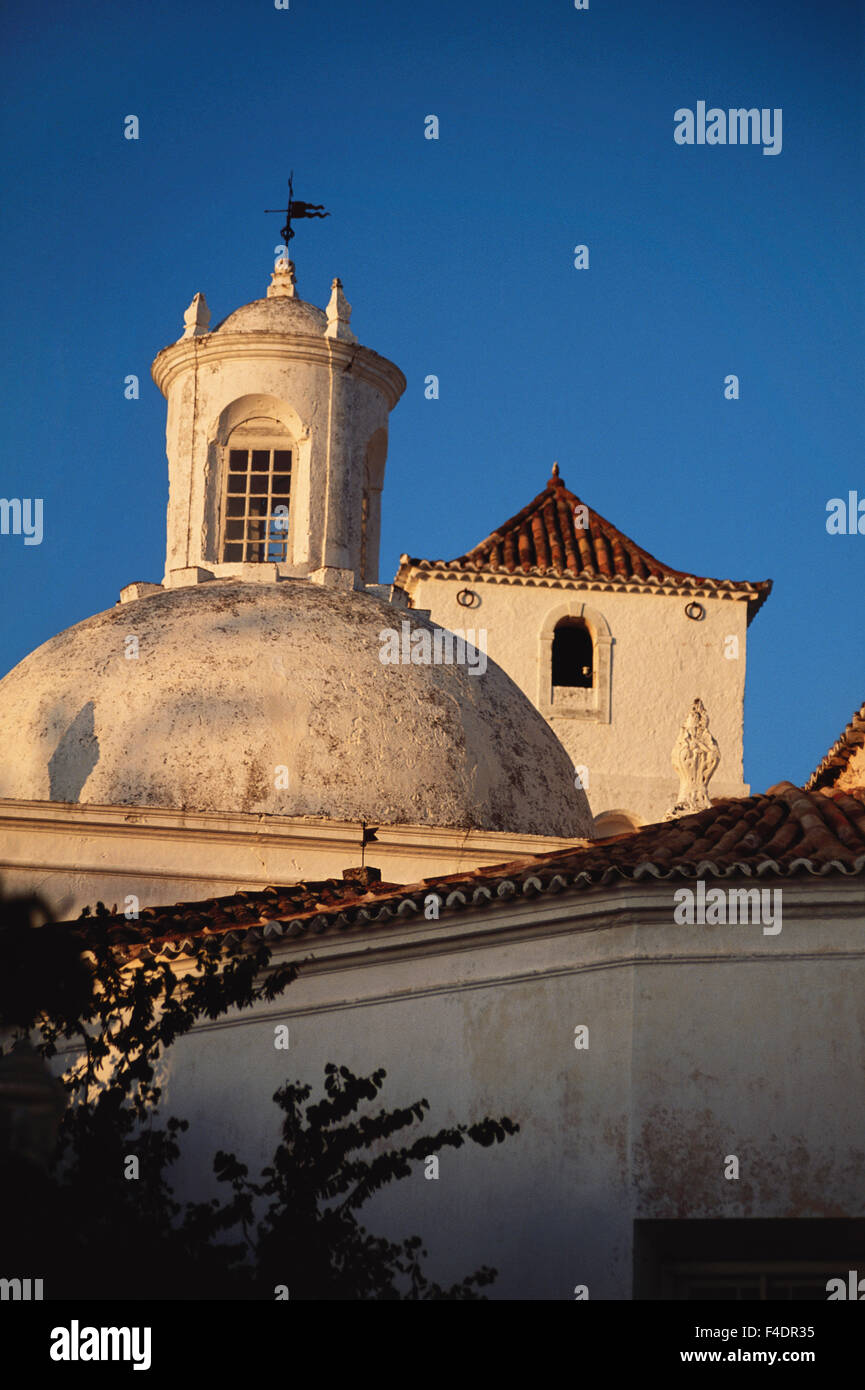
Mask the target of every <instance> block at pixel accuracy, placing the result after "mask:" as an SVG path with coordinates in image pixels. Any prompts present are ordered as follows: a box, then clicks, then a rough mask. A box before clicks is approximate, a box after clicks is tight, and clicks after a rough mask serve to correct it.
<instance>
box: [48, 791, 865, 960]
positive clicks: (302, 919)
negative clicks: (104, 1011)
mask: <svg viewBox="0 0 865 1390" xmlns="http://www.w3.org/2000/svg"><path fill="white" fill-rule="evenodd" d="M809 876H817V877H821V878H822V877H835V876H841V877H853V876H858V877H861V878H863V880H865V788H860V789H858V790H857V791H855V792H854V793H852V794H847V793H842V792H826V791H823V792H808V791H804V790H803V789H802V788H801V787H794V786H793V785H792V783H790V782H781V783H779V785H778V786H777V787H773V788H772V789H771V790H770V791H768V792H766V793H765V794H764V795H762V796H751V797H747V798H743V799H737V798H728V799H726V800H722V801H718V802H716V803H715V804H714V805H712V806H711V807H710V808H709V809H708V810H706V811H700V812H698V813H697V814H696V815H691V816H683V817H681V819H679V820H675V821H666V822H662V823H659V824H657V825H649V826H645V827H644V828H643V829H642V830H638V831H636V832H635V833H633V834H630V835H620V836H615V837H611V838H610V839H607V840H603V841H599V842H595V843H586V842H583V843H582V844H578V845H574V846H573V847H572V848H569V849H565V850H553V851H551V852H549V853H547V854H541V855H531V856H528V857H526V858H524V859H515V860H511V861H510V862H508V863H506V864H496V865H492V866H490V867H486V868H480V869H475V870H472V871H471V872H468V873H459V874H449V875H446V876H444V877H433V878H429V879H425V880H424V881H423V882H422V883H416V884H408V885H396V884H388V883H375V884H372V885H370V886H369V887H368V888H367V889H366V891H364V890H363V888H362V887H361V886H359V885H358V884H356V883H345V882H341V881H340V880H338V879H328V880H327V881H326V882H325V883H307V884H294V885H292V886H290V887H285V888H277V887H274V888H265V889H261V890H256V891H252V892H245V893H235V894H232V895H231V896H230V897H224V898H212V899H210V900H208V901H205V902H199V903H178V904H177V905H175V906H174V907H156V908H146V909H144V910H143V911H142V913H141V918H140V920H139V921H138V922H128V921H126V919H125V918H124V917H123V916H121V915H112V916H109V917H104V918H102V919H101V920H98V921H96V922H95V923H94V930H97V931H99V932H100V933H102V934H103V935H104V936H107V937H108V939H109V940H113V941H115V942H116V944H117V945H118V946H121V947H125V948H126V949H128V950H131V951H133V952H137V951H142V950H144V951H149V950H150V949H151V948H152V947H153V946H154V944H155V943H158V947H159V949H160V950H165V951H166V952H167V953H168V954H177V955H182V954H184V952H185V951H186V950H188V944H187V943H188V942H189V940H190V939H191V938H192V937H194V936H197V935H200V934H202V933H204V934H219V935H222V936H225V937H231V938H233V939H234V940H236V941H244V942H245V943H247V944H249V945H254V944H257V943H260V942H264V943H265V944H267V945H275V944H276V943H277V942H278V941H279V940H280V939H284V940H310V941H312V939H313V938H315V937H316V936H318V935H320V934H321V933H323V932H345V931H358V930H360V931H364V930H366V929H368V928H371V927H372V928H375V927H385V926H387V925H388V924H390V923H392V922H396V923H399V921H400V919H411V918H413V917H416V916H418V915H420V916H422V915H423V909H424V899H425V898H426V896H427V894H429V893H436V894H437V895H438V896H439V898H440V899H441V908H440V911H441V914H442V916H443V917H444V916H446V915H447V913H448V912H451V911H459V910H461V909H463V908H467V907H490V908H495V907H496V906H501V905H502V904H504V903H507V902H508V901H510V900H511V899H514V898H520V897H527V898H531V897H535V896H537V895H539V894H544V893H562V892H576V891H585V890H588V889H592V888H597V887H603V886H607V885H610V884H622V885H626V884H628V883H640V882H641V881H645V880H650V879H654V880H666V879H669V880H674V881H675V880H678V881H681V880H688V879H691V880H696V879H699V878H702V879H728V878H729V879H738V880H741V879H743V878H745V879H748V878H756V879H760V880H763V879H766V878H804V879H807V878H808V877H809ZM863 904H865V882H863ZM70 925H76V926H77V927H79V928H80V927H81V926H82V924H81V922H80V921H79V922H78V923H76V924H70Z"/></svg>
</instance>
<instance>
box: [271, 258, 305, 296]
mask: <svg viewBox="0 0 865 1390" xmlns="http://www.w3.org/2000/svg"><path fill="white" fill-rule="evenodd" d="M267 297H268V299H297V297H298V295H297V280H296V279H295V274H294V261H287V260H285V258H284V257H282V256H280V258H279V260H278V261H277V262H276V265H275V266H274V267H273V270H272V271H271V275H270V284H269V285H268V287H267Z"/></svg>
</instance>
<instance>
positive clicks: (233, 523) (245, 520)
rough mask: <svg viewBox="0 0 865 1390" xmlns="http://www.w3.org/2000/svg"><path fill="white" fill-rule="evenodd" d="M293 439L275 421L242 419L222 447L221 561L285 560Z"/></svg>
mask: <svg viewBox="0 0 865 1390" xmlns="http://www.w3.org/2000/svg"><path fill="white" fill-rule="evenodd" d="M292 453H293V441H292V438H291V435H290V434H289V433H288V430H286V429H285V427H284V426H283V425H281V424H280V423H279V421H278V420H270V419H264V418H258V419H252V420H245V421H244V422H243V424H241V425H238V426H237V427H236V428H235V429H234V430H232V432H231V434H230V436H229V438H228V443H227V446H226V449H225V464H224V473H223V476H224V478H225V490H224V492H223V497H222V536H221V542H220V550H219V558H220V560H221V561H223V562H231V561H235V562H237V561H240V562H253V563H261V562H264V561H266V560H275V561H278V562H279V561H285V560H286V559H287V558H288V520H289V502H290V493H291V464H292Z"/></svg>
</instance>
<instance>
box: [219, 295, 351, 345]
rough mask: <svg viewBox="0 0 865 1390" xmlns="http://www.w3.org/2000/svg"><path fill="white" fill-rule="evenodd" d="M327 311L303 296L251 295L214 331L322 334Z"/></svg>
mask: <svg viewBox="0 0 865 1390" xmlns="http://www.w3.org/2000/svg"><path fill="white" fill-rule="evenodd" d="M326 328H327V314H326V313H325V312H324V310H322V309H319V308H317V307H316V305H315V304H308V303H307V302H306V300H305V299H290V298H288V297H285V296H280V297H278V298H271V299H253V300H252V302H251V303H250V304H243V305H242V306H241V307H240V308H239V309H235V310H234V312H233V313H232V314H229V315H228V318H225V319H223V320H222V323H220V324H217V326H216V328H215V329H214V330H213V331H214V333H317V334H319V335H320V336H322V335H323V334H324V330H325V329H326Z"/></svg>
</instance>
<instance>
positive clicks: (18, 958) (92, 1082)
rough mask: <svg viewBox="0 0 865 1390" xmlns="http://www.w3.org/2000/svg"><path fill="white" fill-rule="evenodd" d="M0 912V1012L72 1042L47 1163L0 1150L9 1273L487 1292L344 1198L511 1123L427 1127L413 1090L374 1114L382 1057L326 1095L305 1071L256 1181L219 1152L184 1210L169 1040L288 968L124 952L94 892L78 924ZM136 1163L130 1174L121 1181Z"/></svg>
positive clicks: (314, 1295)
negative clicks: (219, 1188)
mask: <svg viewBox="0 0 865 1390" xmlns="http://www.w3.org/2000/svg"><path fill="white" fill-rule="evenodd" d="M3 907H4V909H5V910H4V914H3V921H2V924H0V977H2V979H3V983H2V985H0V999H2V1005H3V1015H2V1020H3V1022H5V1023H7V1024H9V1023H11V1024H14V1025H15V1026H16V1030H17V1032H16V1036H22V1035H23V1033H24V1032H25V1031H26V1030H27V1029H28V1028H33V1027H35V1028H36V1029H37V1030H38V1032H39V1034H40V1035H41V1044H40V1048H39V1050H40V1051H41V1053H42V1055H43V1057H45V1058H46V1059H48V1058H51V1057H54V1056H55V1055H56V1054H57V1052H58V1048H59V1047H61V1046H66V1045H67V1044H72V1045H73V1047H74V1054H75V1055H76V1060H75V1061H74V1062H73V1064H72V1065H71V1066H70V1068H69V1069H68V1070H67V1072H66V1074H65V1077H64V1085H65V1086H66V1088H67V1090H68V1092H69V1104H68V1106H67V1109H66V1111H65V1114H64V1115H63V1119H62V1123H61V1127H60V1135H59V1143H58V1154H57V1159H56V1162H55V1165H54V1168H53V1170H52V1173H51V1174H47V1173H45V1172H42V1171H41V1170H39V1169H38V1167H34V1165H33V1164H32V1163H27V1162H26V1161H22V1160H21V1158H20V1156H18V1155H16V1154H14V1153H10V1152H5V1153H3V1154H2V1155H0V1232H2V1235H0V1243H2V1246H3V1248H4V1253H3V1264H4V1268H7V1269H12V1268H13V1267H14V1268H19V1267H20V1268H21V1270H22V1273H23V1272H25V1265H26V1271H28V1272H29V1273H30V1274H31V1275H32V1274H34V1273H35V1271H36V1270H37V1269H39V1270H41V1271H43V1272H44V1274H43V1276H42V1277H45V1279H46V1297H49V1298H98V1299H116V1298H129V1299H146V1298H160V1299H214V1298H221V1299H243V1298H267V1299H272V1298H274V1297H276V1296H284V1295H280V1294H277V1290H287V1291H288V1296H289V1297H290V1298H292V1299H345V1300H347V1299H358V1298H360V1299H378V1298H382V1299H399V1298H410V1299H421V1298H422V1299H443V1298H447V1299H466V1298H469V1299H470V1298H478V1297H482V1296H483V1295H482V1294H481V1293H480V1292H479V1291H480V1290H481V1289H482V1288H483V1287H484V1286H485V1285H488V1284H489V1283H491V1282H492V1280H493V1279H494V1278H495V1271H493V1270H491V1269H488V1268H486V1267H482V1268H481V1269H479V1270H477V1271H476V1272H475V1273H474V1274H473V1275H470V1276H469V1277H467V1278H466V1279H464V1280H463V1281H462V1282H461V1283H459V1284H456V1285H453V1286H451V1287H448V1288H444V1287H441V1286H439V1285H438V1284H436V1283H435V1282H433V1281H431V1280H429V1279H428V1278H427V1276H426V1275H425V1274H424V1271H423V1268H422V1264H421V1262H422V1260H423V1258H424V1257H425V1255H426V1251H425V1250H424V1249H423V1247H422V1244H421V1240H420V1237H417V1236H413V1237H410V1238H408V1239H406V1240H403V1241H398V1242H393V1241H389V1240H386V1239H383V1238H381V1237H377V1236H373V1235H371V1234H370V1233H369V1232H368V1231H367V1230H366V1229H365V1228H364V1226H362V1225H361V1223H360V1221H359V1218H358V1211H359V1209H360V1208H361V1207H362V1206H363V1204H364V1203H365V1202H366V1201H367V1200H368V1199H369V1198H370V1197H371V1196H372V1195H373V1194H374V1193H376V1192H378V1191H379V1190H381V1189H382V1188H383V1187H385V1186H386V1185H387V1184H389V1183H391V1182H393V1181H395V1180H399V1179H402V1178H406V1177H408V1176H409V1175H410V1174H411V1173H412V1172H417V1171H418V1167H419V1165H422V1164H423V1163H424V1162H425V1161H426V1160H428V1159H429V1158H430V1157H432V1156H433V1155H436V1154H438V1153H439V1152H440V1151H441V1150H443V1149H445V1148H459V1147H461V1146H462V1145H463V1144H464V1143H465V1142H466V1141H467V1140H470V1141H472V1142H473V1143H476V1144H480V1145H483V1146H489V1145H492V1144H494V1143H499V1142H501V1141H503V1140H504V1139H505V1138H506V1136H507V1135H509V1134H514V1133H516V1131H517V1129H518V1126H517V1125H515V1124H514V1123H513V1122H512V1121H511V1120H509V1119H508V1118H506V1117H504V1118H502V1119H500V1120H494V1119H491V1118H486V1119H484V1120H482V1121H480V1122H479V1123H477V1124H473V1125H465V1124H460V1125H456V1126H452V1127H451V1128H447V1129H441V1130H439V1131H437V1132H435V1133H432V1134H421V1133H419V1132H418V1126H419V1125H420V1123H421V1122H422V1121H423V1119H424V1117H425V1115H426V1112H427V1111H428V1109H429V1106H428V1103H427V1101H426V1100H419V1101H417V1102H415V1103H414V1104H412V1105H410V1106H408V1107H407V1108H402V1109H395V1110H386V1109H381V1108H379V1109H370V1106H372V1104H373V1103H374V1102H375V1101H376V1100H377V1099H378V1096H379V1093H380V1091H381V1088H382V1083H383V1081H384V1078H385V1072H384V1070H379V1071H376V1072H375V1073H374V1074H373V1075H372V1076H367V1077H363V1076H360V1077H359V1076H355V1075H354V1074H353V1073H352V1072H351V1071H350V1070H349V1068H348V1067H345V1066H339V1067H338V1066H336V1065H335V1064H329V1065H328V1066H327V1067H326V1069H325V1079H324V1094H323V1096H322V1097H321V1098H320V1099H318V1100H314V1099H312V1088H311V1087H310V1086H309V1085H307V1084H301V1083H300V1082H295V1083H294V1084H286V1085H284V1086H283V1087H282V1088H281V1089H280V1090H279V1091H277V1093H276V1095H275V1096H274V1100H275V1101H276V1104H277V1105H278V1107H279V1109H280V1110H281V1112H282V1115H283V1120H282V1137H281V1140H280V1142H279V1144H278V1146H277V1148H276V1151H275V1153H274V1156H273V1159H272V1161H271V1163H270V1165H269V1166H268V1167H266V1168H265V1169H264V1170H263V1172H262V1174H261V1176H260V1179H259V1181H257V1182H256V1181H252V1180H251V1179H250V1177H249V1174H248V1169H247V1167H246V1165H244V1164H242V1163H241V1162H239V1161H238V1159H237V1158H236V1157H235V1156H234V1155H233V1154H227V1153H218V1154H217V1155H216V1158H215V1159H214V1164H213V1169H214V1173H215V1176H216V1178H217V1180H218V1181H219V1182H220V1183H222V1184H224V1185H225V1188H226V1195H225V1196H224V1197H216V1198H214V1199H212V1200H211V1201H210V1202H196V1203H187V1204H186V1205H185V1206H181V1204H180V1203H179V1202H178V1201H177V1200H176V1199H175V1196H174V1193H173V1189H172V1186H171V1183H170V1180H169V1172H170V1169H171V1165H172V1164H174V1163H175V1162H176V1161H177V1159H178V1158H179V1157H180V1144H181V1136H182V1134H183V1132H184V1131H185V1130H186V1129H187V1123H186V1121H185V1120H180V1119H177V1118H176V1117H170V1118H163V1116H162V1114H161V1111H160V1099H161V1091H160V1086H159V1084H158V1071H159V1066H160V1064H161V1062H162V1060H163V1058H164V1054H165V1052H166V1049H168V1048H170V1047H171V1046H172V1044H173V1043H174V1042H175V1041H176V1040H177V1039H178V1038H180V1037H182V1036H183V1035H184V1034H186V1033H188V1032H189V1031H190V1029H191V1028H192V1027H193V1025H194V1024H195V1022H196V1021H197V1020H199V1019H203V1018H208V1019H216V1018H219V1017H221V1016H223V1015H225V1014H226V1013H228V1012H229V1011H230V1010H233V1009H247V1008H251V1007H252V1006H254V1005H255V1004H257V1003H259V1002H266V1001H271V1000H274V999H276V998H277V997H278V996H279V995H281V994H282V993H283V991H284V990H285V989H286V988H287V986H288V985H289V984H290V983H291V981H292V980H293V979H294V978H295V976H296V974H297V968H296V967H295V966H294V965H281V966H276V967H274V966H273V965H272V963H271V954H270V951H269V950H267V949H266V948H265V947H260V948H259V949H257V950H255V951H248V950H245V949H243V948H242V947H240V946H228V945H226V944H225V943H224V942H222V941H221V940H220V939H217V938H206V937H199V938H197V939H196V941H195V942H194V944H193V949H192V952H191V955H190V957H189V959H188V961H186V962H185V963H184V967H183V970H182V971H179V970H178V968H177V967H176V966H172V965H171V964H170V963H169V962H168V961H166V960H164V959H159V958H154V957H153V956H151V955H150V954H149V953H144V954H143V955H141V954H140V955H138V956H137V957H132V958H130V957H127V956H124V955H123V954H122V953H120V952H118V950H117V949H116V946H115V944H114V943H113V942H111V941H109V940H108V939H107V936H106V934H105V925H104V918H105V917H106V916H107V915H108V914H107V913H106V911H105V909H104V908H103V907H102V904H99V905H98V908H97V913H96V915H95V917H92V918H89V920H87V921H84V922H82V923H81V924H80V926H78V925H77V924H76V928H75V929H74V930H73V929H70V928H69V927H66V928H63V929H61V928H59V927H53V926H50V925H43V926H41V927H35V926H34V925H33V922H34V914H35V913H36V911H37V909H38V911H39V912H40V913H41V914H42V916H43V917H44V915H45V912H44V908H43V907H42V905H41V904H35V902H34V900H29V902H28V901H23V900H22V901H20V902H16V903H15V904H14V905H12V904H10V903H8V902H7V903H4V904H3ZM6 1050H7V1051H8V1047H7V1049H6ZM406 1131H410V1134H409V1135H408V1136H406V1137H405V1138H404V1140H403V1142H401V1143H400V1142H399V1137H401V1136H404V1135H405V1132H406ZM130 1157H134V1158H135V1159H137V1163H138V1177H137V1178H132V1179H130V1178H129V1177H128V1176H127V1173H128V1170H129V1163H128V1160H129V1158H130ZM204 1176H205V1175H202V1177H203V1178H204Z"/></svg>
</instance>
